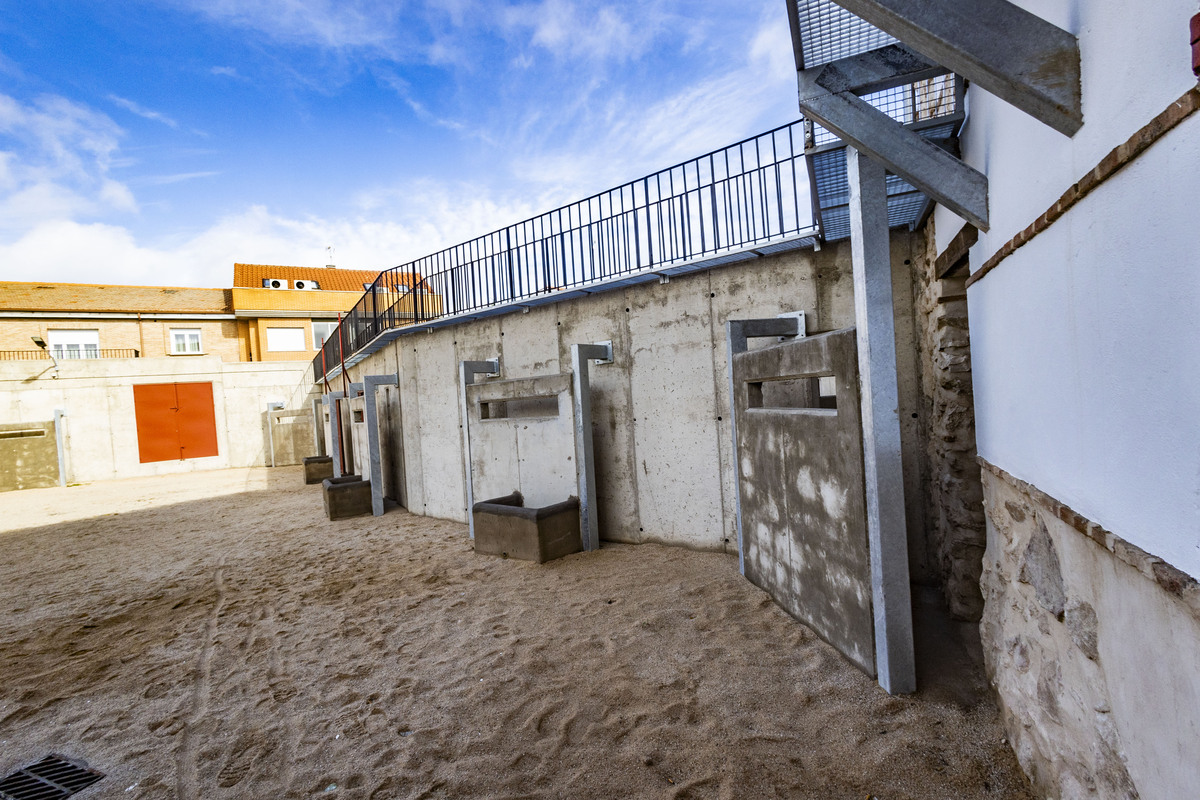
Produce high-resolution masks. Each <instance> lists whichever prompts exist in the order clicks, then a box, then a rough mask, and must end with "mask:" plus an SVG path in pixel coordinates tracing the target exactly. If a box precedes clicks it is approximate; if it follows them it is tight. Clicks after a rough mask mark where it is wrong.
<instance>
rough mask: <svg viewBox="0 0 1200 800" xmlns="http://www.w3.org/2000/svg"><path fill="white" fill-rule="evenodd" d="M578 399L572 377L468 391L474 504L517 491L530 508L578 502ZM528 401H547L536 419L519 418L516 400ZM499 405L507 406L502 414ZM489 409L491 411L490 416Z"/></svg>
mask: <svg viewBox="0 0 1200 800" xmlns="http://www.w3.org/2000/svg"><path fill="white" fill-rule="evenodd" d="M574 396H575V395H574V391H573V387H572V385H571V375H570V374H569V373H568V374H563V375H554V374H550V375H543V376H540V377H537V378H519V379H515V380H507V381H504V380H498V381H496V380H493V381H484V382H480V383H476V384H475V385H473V386H470V387H468V389H467V428H466V430H467V436H468V439H469V440H470V444H471V486H472V491H473V493H474V498H475V502H476V503H480V502H484V501H487V500H493V499H496V498H498V497H505V496H507V495H509V494H512V493H513V492H520V493H521V495H522V496H523V497H524V500H525V507H526V508H541V507H543V506H550V505H554V504H555V503H561V502H563V501H564V500H566V499H567V498H569V497H580V493H579V470H578V468H577V464H576V461H575V454H576V449H575V445H576V441H575V407H574ZM529 398H544V399H545V400H546V401H548V402H547V403H546V404H545V406H543V407H541V408H538V409H536V413H537V415H536V416H517V415H516V413H517V412H516V411H515V408H514V405H515V404H514V403H513V401H518V402H519V401H520V400H522V399H524V400H526V401H527V402H528V399H529ZM501 404H507V407H506V408H505V409H504V410H503V411H500V412H498V411H497V406H498V405H501ZM485 407H486V408H488V409H490V411H489V412H488V413H487V415H486V416H485V414H484V408H485ZM498 413H503V414H505V415H506V416H503V417H499V416H498Z"/></svg>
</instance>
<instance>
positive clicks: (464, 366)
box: [458, 358, 500, 539]
mask: <svg viewBox="0 0 1200 800" xmlns="http://www.w3.org/2000/svg"><path fill="white" fill-rule="evenodd" d="M499 374H500V359H498V358H492V359H488V360H487V361H460V362H459V363H458V414H459V419H461V420H462V423H461V424H460V425H459V426H458V427H459V429H461V430H462V448H463V466H464V468H465V470H466V474H465V475H464V476H463V477H464V478H465V479H466V483H467V530H468V531H469V532H470V535H471V538H472V539H474V538H475V515H474V514H473V513H472V512H471V509H473V508H474V507H475V489H474V487H472V486H471V434H470V431H469V430H467V419H468V416H467V387H468V386H470V385H471V384H473V383H474V382H475V376H476V375H491V376H497V375H499Z"/></svg>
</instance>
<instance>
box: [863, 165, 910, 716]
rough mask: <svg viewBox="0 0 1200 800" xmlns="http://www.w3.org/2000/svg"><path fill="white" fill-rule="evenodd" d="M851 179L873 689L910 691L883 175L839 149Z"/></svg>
mask: <svg viewBox="0 0 1200 800" xmlns="http://www.w3.org/2000/svg"><path fill="white" fill-rule="evenodd" d="M846 172H847V177H848V178H849V181H850V256H851V263H852V267H853V272H854V317H855V327H856V329H857V335H858V371H859V389H860V401H861V403H862V428H863V472H864V474H865V476H866V498H867V538H868V540H869V543H870V552H871V594H872V604H871V605H872V609H873V612H874V615H875V664H876V671H877V672H878V679H879V685H880V686H882V687H883V688H884V689H885V690H887V691H888V692H889V693H891V694H905V693H908V692H913V691H916V688H917V686H916V666H915V662H914V657H913V633H912V605H911V598H910V590H909V585H908V531H907V526H906V524H905V516H904V470H903V464H902V462H901V457H900V415H899V407H900V391H899V387H898V385H897V379H896V328H895V317H894V315H895V311H894V309H893V306H892V258H891V243H890V237H889V235H888V222H887V187H886V184H885V182H884V181H885V178H886V175H887V173H886V172H885V171H884V168H883V165H882V164H878V163H875V162H873V161H871V160H870V159H869V158H867V157H866V156H864V155H863V154H861V153H859V152H858V151H857V150H855V149H854V148H849V149H848V150H847V151H846Z"/></svg>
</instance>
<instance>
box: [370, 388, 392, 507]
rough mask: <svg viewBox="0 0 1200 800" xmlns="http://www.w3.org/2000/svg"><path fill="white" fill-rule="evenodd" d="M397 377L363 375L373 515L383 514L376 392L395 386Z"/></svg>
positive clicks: (381, 456)
mask: <svg viewBox="0 0 1200 800" xmlns="http://www.w3.org/2000/svg"><path fill="white" fill-rule="evenodd" d="M398 383H399V379H398V378H397V377H396V376H395V375H366V376H364V377H363V405H364V417H365V420H364V422H365V426H366V434H367V461H368V465H369V471H368V472H367V473H366V474H367V475H368V476H369V477H368V480H370V481H371V512H372V513H373V514H374V515H375V516H377V517H378V516H382V514H383V495H384V486H383V447H382V443H381V437H380V432H379V406H378V398H377V394H376V392H377V391H378V390H379V388H380V387H382V386H396V385H398Z"/></svg>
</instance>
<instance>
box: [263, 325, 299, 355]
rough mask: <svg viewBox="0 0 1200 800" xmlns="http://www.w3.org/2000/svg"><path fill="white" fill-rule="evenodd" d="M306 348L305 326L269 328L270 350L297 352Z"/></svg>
mask: <svg viewBox="0 0 1200 800" xmlns="http://www.w3.org/2000/svg"><path fill="white" fill-rule="evenodd" d="M305 349H306V348H305V346H304V328H267V350H268V351H269V352H272V353H295V352H297V351H303V350H305Z"/></svg>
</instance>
